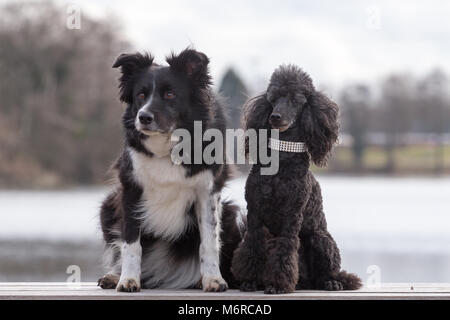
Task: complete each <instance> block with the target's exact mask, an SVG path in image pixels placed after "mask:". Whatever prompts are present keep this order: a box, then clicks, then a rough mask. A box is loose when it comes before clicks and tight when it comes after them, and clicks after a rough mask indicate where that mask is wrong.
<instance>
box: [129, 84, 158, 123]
mask: <svg viewBox="0 0 450 320" xmlns="http://www.w3.org/2000/svg"><path fill="white" fill-rule="evenodd" d="M155 89H156V83H155V80H154V79H153V88H152V93H151V94H150V96H149V97H148V100H147V102H146V103H145V104H144V105H143V106H142V107H141V108H140V109H139V111H138V112H137V114H136V119H134V125H135V127H136V128H137V129H138V130H140V129H141V123H140V122H139V112H141V111H146V110H147V109H148V108H150V106H151V105H152V102H153V97H154V94H155Z"/></svg>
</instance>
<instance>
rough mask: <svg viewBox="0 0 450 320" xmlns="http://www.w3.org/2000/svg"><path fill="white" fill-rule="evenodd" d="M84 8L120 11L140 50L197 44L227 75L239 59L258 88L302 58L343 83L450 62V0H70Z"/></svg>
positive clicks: (314, 70)
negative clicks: (278, 69) (275, 71)
mask: <svg viewBox="0 0 450 320" xmlns="http://www.w3.org/2000/svg"><path fill="white" fill-rule="evenodd" d="M65 2H67V3H78V4H80V6H81V8H82V14H83V12H84V13H88V14H90V15H95V16H102V15H105V14H109V13H113V14H114V15H115V16H116V17H117V18H118V19H120V20H121V21H122V25H123V28H124V29H123V30H122V31H123V33H124V34H125V35H126V37H127V38H128V39H129V40H130V41H131V42H132V43H133V45H134V46H135V48H136V49H137V50H149V51H150V52H152V53H153V54H154V55H156V60H158V61H163V58H164V56H165V55H166V54H167V53H169V52H170V51H171V50H175V51H179V50H181V49H183V48H185V47H186V46H188V45H194V46H195V47H196V48H197V49H198V50H201V51H203V52H205V53H206V54H207V55H208V56H209V57H210V58H211V71H212V73H213V76H214V77H215V79H218V78H219V77H220V76H221V75H222V74H223V72H224V70H225V69H226V68H227V67H228V66H235V67H236V68H237V69H238V71H239V73H240V74H241V75H242V76H243V78H244V79H245V80H246V81H247V82H248V83H249V86H250V87H251V88H252V89H261V88H263V87H264V86H265V83H266V82H267V79H268V77H269V76H270V74H271V72H272V71H273V69H274V68H276V67H277V66H278V65H279V64H282V63H295V64H298V65H299V66H301V67H302V68H303V69H304V70H306V71H307V72H309V73H310V74H311V76H312V77H313V79H314V80H315V82H316V83H319V84H321V85H322V86H327V87H331V88H335V89H337V88H340V87H342V86H343V85H345V84H347V83H350V82H353V81H366V82H370V83H374V82H376V81H379V79H380V78H381V77H382V76H383V75H385V74H387V73H389V72H394V71H395V72H398V71H400V72H403V71H408V72H411V73H413V74H415V75H418V76H421V75H423V74H424V73H426V72H427V71H429V70H430V69H432V68H435V67H442V68H444V70H445V71H446V72H449V71H450V43H449V38H450V1H445V0H442V1H438V0H426V1H424V0H418V1H398V0H396V1H387V0H386V1H361V0H354V1H308V2H307V1H299V0H292V1H290V0H287V1H282V0H278V1H267V0H254V1H242V0H226V1H211V0H209V1H207V0H198V1H186V0H150V1H149V0H147V1H145V0H142V1H134V0H126V1H123V0H122V1H119V0H115V1H114V0H113V1H111V0H74V1H66V0H60V3H65Z"/></svg>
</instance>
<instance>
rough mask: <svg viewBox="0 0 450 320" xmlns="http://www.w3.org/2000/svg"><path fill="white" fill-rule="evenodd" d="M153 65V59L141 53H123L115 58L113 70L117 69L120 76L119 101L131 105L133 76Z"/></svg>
mask: <svg viewBox="0 0 450 320" xmlns="http://www.w3.org/2000/svg"><path fill="white" fill-rule="evenodd" d="M152 63H153V57H152V56H151V55H150V54H148V53H145V54H141V53H131V54H129V53H123V54H121V55H120V56H119V57H117V59H116V61H115V62H114V64H113V66H112V67H113V68H119V67H120V71H121V72H122V76H121V77H120V78H119V89H120V100H121V101H123V102H126V103H131V102H132V100H133V86H134V79H135V76H136V75H137V74H138V73H140V72H142V71H144V70H146V69H148V68H149V67H150V66H151V65H152Z"/></svg>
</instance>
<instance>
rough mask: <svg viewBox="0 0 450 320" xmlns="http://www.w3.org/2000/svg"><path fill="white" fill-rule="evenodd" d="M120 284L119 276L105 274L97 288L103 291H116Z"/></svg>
mask: <svg viewBox="0 0 450 320" xmlns="http://www.w3.org/2000/svg"><path fill="white" fill-rule="evenodd" d="M118 282H119V276H118V275H117V274H109V273H108V274H105V275H104V276H103V277H101V278H100V279H98V281H97V286H99V287H100V288H102V289H115V288H116V286H117V283H118Z"/></svg>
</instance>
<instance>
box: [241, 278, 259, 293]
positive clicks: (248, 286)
mask: <svg viewBox="0 0 450 320" xmlns="http://www.w3.org/2000/svg"><path fill="white" fill-rule="evenodd" d="M240 290H241V291H245V292H251V291H256V290H257V285H256V281H244V282H242V283H241V287H240Z"/></svg>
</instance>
